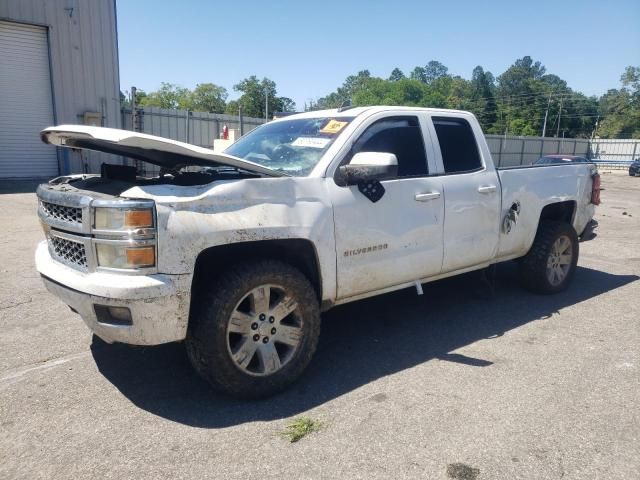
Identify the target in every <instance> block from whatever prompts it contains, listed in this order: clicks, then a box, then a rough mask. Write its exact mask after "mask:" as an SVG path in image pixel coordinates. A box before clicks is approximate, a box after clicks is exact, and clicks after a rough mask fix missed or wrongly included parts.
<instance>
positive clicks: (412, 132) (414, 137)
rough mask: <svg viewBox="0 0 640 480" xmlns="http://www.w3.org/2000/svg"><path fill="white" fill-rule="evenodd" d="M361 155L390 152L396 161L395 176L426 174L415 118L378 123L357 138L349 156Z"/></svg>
mask: <svg viewBox="0 0 640 480" xmlns="http://www.w3.org/2000/svg"><path fill="white" fill-rule="evenodd" d="M360 152H381V153H393V154H394V155H395V156H396V158H397V159H398V177H414V176H424V175H428V174H429V169H428V167H427V155H426V152H425V148H424V140H423V139H422V131H421V130H420V122H419V121H418V119H417V118H416V117H393V118H385V119H383V120H379V121H377V122H375V123H374V124H373V125H371V126H370V127H369V128H367V130H365V132H364V133H363V134H362V135H361V136H360V138H358V140H357V141H356V143H355V144H354V146H353V148H352V154H356V153H360Z"/></svg>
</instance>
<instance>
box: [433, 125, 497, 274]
mask: <svg viewBox="0 0 640 480" xmlns="http://www.w3.org/2000/svg"><path fill="white" fill-rule="evenodd" d="M431 120H432V122H431V125H430V126H431V128H432V129H433V130H432V132H433V136H434V138H435V143H436V155H437V156H438V160H439V162H440V164H439V169H440V172H439V173H440V174H441V176H440V179H441V181H442V188H443V194H444V208H445V222H444V258H443V261H442V272H443V273H445V272H451V271H454V270H459V269H463V268H466V267H472V266H475V265H479V264H482V263H485V262H488V261H490V260H492V259H493V258H494V257H495V255H496V252H497V248H498V239H499V234H500V230H499V223H500V183H499V182H498V176H497V172H496V171H495V168H494V166H493V163H492V162H491V161H490V159H489V158H484V156H485V155H487V156H488V151H487V152H485V154H484V155H483V152H482V151H481V150H480V148H479V146H478V143H477V142H476V135H482V131H481V130H480V128H479V127H477V126H476V128H475V129H474V128H473V127H472V125H471V123H469V122H468V121H467V120H466V119H465V118H462V117H459V116H458V117H456V116H445V115H443V116H437V115H433V116H431Z"/></svg>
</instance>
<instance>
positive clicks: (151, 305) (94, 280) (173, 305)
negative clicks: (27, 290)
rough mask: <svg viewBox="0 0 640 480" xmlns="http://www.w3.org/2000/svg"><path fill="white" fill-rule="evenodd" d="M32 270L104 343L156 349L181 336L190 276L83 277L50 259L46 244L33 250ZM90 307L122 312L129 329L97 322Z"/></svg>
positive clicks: (120, 325)
mask: <svg viewBox="0 0 640 480" xmlns="http://www.w3.org/2000/svg"><path fill="white" fill-rule="evenodd" d="M36 268H37V269H38V271H39V272H40V274H41V275H42V278H43V281H44V284H45V287H46V288H47V290H49V292H51V293H53V294H54V295H56V296H57V297H59V298H60V299H61V300H62V301H63V302H64V303H66V304H67V305H68V306H69V307H71V309H72V310H74V311H75V312H77V313H78V314H79V315H80V316H81V317H82V319H83V320H84V322H85V323H86V324H87V326H88V327H89V328H90V329H91V330H92V331H93V332H94V333H95V334H96V335H97V336H98V337H100V338H102V339H103V340H104V341H106V342H109V343H113V342H119V343H128V344H132V345H159V344H162V343H168V342H174V341H179V340H184V338H185V336H186V333H187V324H188V320H189V303H190V287H191V275H164V274H153V275H123V274H118V273H105V272H95V273H84V272H80V271H78V270H75V269H73V268H70V267H67V266H65V265H63V264H61V263H59V262H57V261H55V260H54V259H53V258H51V255H50V254H49V249H48V246H47V242H42V243H40V244H39V245H38V249H37V250H36ZM96 305H99V306H105V307H126V308H128V309H129V311H130V312H131V322H130V324H128V325H122V324H116V323H112V322H106V321H104V319H102V321H100V320H99V319H98V315H97V314H96V308H95V306H96Z"/></svg>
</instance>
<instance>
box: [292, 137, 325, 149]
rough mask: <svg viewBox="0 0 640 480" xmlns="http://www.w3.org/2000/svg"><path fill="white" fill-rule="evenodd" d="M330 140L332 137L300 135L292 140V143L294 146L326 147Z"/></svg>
mask: <svg viewBox="0 0 640 480" xmlns="http://www.w3.org/2000/svg"><path fill="white" fill-rule="evenodd" d="M330 141H331V139H330V138H320V137H298V138H296V139H295V140H294V141H293V142H291V145H292V146H294V147H309V148H324V147H326V146H327V144H328V143H329V142H330Z"/></svg>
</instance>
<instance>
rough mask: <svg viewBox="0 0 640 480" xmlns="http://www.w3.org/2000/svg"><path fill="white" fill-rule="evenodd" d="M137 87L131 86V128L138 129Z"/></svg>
mask: <svg viewBox="0 0 640 480" xmlns="http://www.w3.org/2000/svg"><path fill="white" fill-rule="evenodd" d="M136 90H137V89H136V87H131V130H133V131H134V132H135V131H136Z"/></svg>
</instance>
